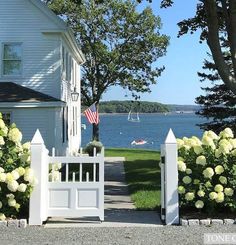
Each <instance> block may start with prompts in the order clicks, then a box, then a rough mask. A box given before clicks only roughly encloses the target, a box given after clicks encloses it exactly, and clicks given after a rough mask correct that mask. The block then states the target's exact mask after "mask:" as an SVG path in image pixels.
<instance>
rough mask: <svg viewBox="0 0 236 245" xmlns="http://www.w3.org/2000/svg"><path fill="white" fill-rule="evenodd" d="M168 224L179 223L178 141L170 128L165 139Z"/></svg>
mask: <svg viewBox="0 0 236 245" xmlns="http://www.w3.org/2000/svg"><path fill="white" fill-rule="evenodd" d="M165 152H166V154H165V185H166V190H165V205H166V217H165V220H166V224H167V225H172V224H179V195H178V167H177V154H178V152H177V142H176V138H175V136H174V133H173V131H172V130H171V129H170V130H169V132H168V135H167V137H166V140H165Z"/></svg>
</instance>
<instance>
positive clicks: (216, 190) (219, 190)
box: [214, 184, 224, 193]
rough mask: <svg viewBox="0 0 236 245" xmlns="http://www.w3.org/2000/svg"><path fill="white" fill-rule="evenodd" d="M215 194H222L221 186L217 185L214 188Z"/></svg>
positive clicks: (222, 188)
mask: <svg viewBox="0 0 236 245" xmlns="http://www.w3.org/2000/svg"><path fill="white" fill-rule="evenodd" d="M214 190H215V192H218V193H219V192H222V191H223V190H224V187H223V186H222V185H221V184H217V185H216V186H215V188H214Z"/></svg>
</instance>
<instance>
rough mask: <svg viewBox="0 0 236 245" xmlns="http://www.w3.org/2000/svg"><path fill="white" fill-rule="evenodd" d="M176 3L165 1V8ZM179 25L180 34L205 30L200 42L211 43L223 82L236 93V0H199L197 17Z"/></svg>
mask: <svg viewBox="0 0 236 245" xmlns="http://www.w3.org/2000/svg"><path fill="white" fill-rule="evenodd" d="M137 1H138V2H141V1H142V0H137ZM148 1H149V2H150V0H148ZM173 3H174V0H162V1H161V7H162V8H166V7H170V6H172V5H173ZM178 25H179V27H180V31H179V36H181V35H184V34H186V33H189V32H190V33H193V32H195V31H196V30H199V29H200V30H201V36H200V40H201V41H200V42H202V41H206V42H207V44H208V46H209V48H210V50H211V53H212V57H213V60H214V63H215V65H216V69H217V70H218V73H219V75H220V77H221V79H222V81H223V82H224V84H225V85H226V86H227V88H228V89H230V90H231V91H232V92H233V93H234V94H236V1H235V0H199V3H198V4H197V8H196V14H195V16H194V17H193V18H189V19H187V20H183V21H181V22H179V23H178ZM225 37H226V39H227V43H228V51H229V54H230V59H231V63H232V65H233V66H232V68H231V67H229V66H228V65H227V63H226V62H225V60H224V55H223V53H224V52H225V47H224V45H222V38H225Z"/></svg>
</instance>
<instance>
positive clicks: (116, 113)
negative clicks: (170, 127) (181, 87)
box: [81, 111, 195, 116]
mask: <svg viewBox="0 0 236 245" xmlns="http://www.w3.org/2000/svg"><path fill="white" fill-rule="evenodd" d="M81 114H82V115H83V116H84V114H83V113H81ZM128 114H129V113H118V112H113V113H105V112H102V113H99V115H101V116H104V115H111V116H119V115H128ZM183 114H185V115H186V114H195V111H181V112H179V111H171V112H140V113H139V115H165V116H168V115H183Z"/></svg>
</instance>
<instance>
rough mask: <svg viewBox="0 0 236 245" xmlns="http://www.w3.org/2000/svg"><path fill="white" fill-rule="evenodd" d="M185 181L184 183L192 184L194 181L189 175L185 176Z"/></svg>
mask: <svg viewBox="0 0 236 245" xmlns="http://www.w3.org/2000/svg"><path fill="white" fill-rule="evenodd" d="M183 182H184V184H190V183H191V182H192V178H190V177H189V176H184V177H183Z"/></svg>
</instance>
